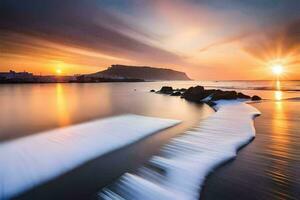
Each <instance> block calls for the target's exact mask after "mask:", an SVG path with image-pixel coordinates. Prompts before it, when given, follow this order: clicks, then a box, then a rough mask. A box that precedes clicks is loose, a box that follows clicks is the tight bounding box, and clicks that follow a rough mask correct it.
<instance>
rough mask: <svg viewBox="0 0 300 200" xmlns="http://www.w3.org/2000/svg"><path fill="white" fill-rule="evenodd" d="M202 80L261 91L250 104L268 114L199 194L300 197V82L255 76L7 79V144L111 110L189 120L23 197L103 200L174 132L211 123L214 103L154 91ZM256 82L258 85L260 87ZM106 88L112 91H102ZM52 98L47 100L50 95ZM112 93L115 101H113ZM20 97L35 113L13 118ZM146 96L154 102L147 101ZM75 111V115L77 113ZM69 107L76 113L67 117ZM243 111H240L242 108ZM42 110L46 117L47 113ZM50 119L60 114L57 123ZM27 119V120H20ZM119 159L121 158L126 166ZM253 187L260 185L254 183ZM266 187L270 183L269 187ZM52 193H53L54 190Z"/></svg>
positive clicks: (205, 196) (4, 136) (209, 84)
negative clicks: (277, 83)
mask: <svg viewBox="0 0 300 200" xmlns="http://www.w3.org/2000/svg"><path fill="white" fill-rule="evenodd" d="M268 83H269V82H268ZM200 84H201V85H204V86H205V84H206V87H207V88H218V86H219V88H223V89H224V85H225V86H226V87H227V89H233V88H234V89H235V90H238V91H242V92H243V93H245V94H249V95H254V94H258V95H259V96H261V97H262V98H264V100H262V101H261V102H256V103H250V104H249V106H250V107H254V108H256V109H257V110H258V111H260V112H261V116H259V117H257V118H256V119H255V124H254V125H255V130H256V136H255V139H254V140H249V141H248V142H250V143H249V144H247V145H246V146H244V145H242V146H243V148H241V149H239V151H238V152H237V154H236V155H235V156H236V157H235V156H233V157H232V158H231V156H229V157H230V159H229V160H227V159H226V163H225V164H223V162H220V164H221V166H219V164H218V165H217V166H214V167H211V168H210V169H208V171H207V173H206V175H208V177H207V178H206V179H205V181H204V182H203V183H202V184H201V185H203V187H202V186H201V185H197V184H196V185H193V187H196V188H197V190H198V191H201V194H199V196H201V199H219V198H221V197H222V199H223V198H224V199H235V198H237V196H238V197H243V199H270V198H272V199H282V198H285V199H296V197H297V196H299V192H298V191H299V179H298V177H299V166H300V163H299V136H298V133H299V118H300V117H299V113H298V110H299V106H300V103H299V100H298V98H297V97H299V96H300V95H299V92H298V88H297V87H298V85H297V84H298V83H297V82H295V83H294V84H295V85H296V86H295V88H296V89H295V90H294V91H293V90H291V89H290V88H289V90H288V91H274V88H272V87H270V86H269V85H268V86H264V90H262V89H261V88H260V87H261V85H265V84H262V83H260V85H259V86H257V83H256V82H254V83H253V84H255V85H250V86H249V88H247V85H249V82H247V83H246V84H245V82H234V83H231V85H230V82H193V81H188V82H184V81H182V82H181V81H179V82H149V83H125V84H124V83H122V84H120V83H105V84H98V85H97V84H86V85H76V84H50V85H46V86H45V85H43V86H41V85H26V86H24V85H13V86H12V85H6V86H4V87H2V88H1V90H0V93H1V94H2V96H5V95H6V98H2V99H1V101H2V103H5V104H6V105H8V108H6V109H7V110H6V113H5V115H2V116H1V117H2V120H1V123H3V126H2V127H4V128H3V129H2V130H1V140H2V143H3V142H4V143H5V142H6V141H14V140H15V139H17V138H20V139H22V138H23V137H24V136H25V137H26V135H27V136H28V135H35V134H39V133H40V131H47V130H49V129H50V130H51V129H53V128H61V127H62V128H64V127H67V126H70V125H74V124H78V123H84V122H86V121H90V120H91V119H106V118H107V117H110V116H116V115H121V114H125V113H132V114H139V115H146V116H152V117H160V118H161V117H163V118H170V119H177V120H181V121H182V123H181V124H179V125H177V126H175V127H172V128H169V129H166V130H163V131H160V132H158V133H155V134H153V135H151V136H147V137H146V138H143V139H141V140H139V141H138V142H135V143H132V144H130V145H127V146H126V147H122V148H120V149H116V150H115V151H112V152H109V153H107V154H105V155H102V156H100V157H97V159H93V160H92V161H88V162H86V163H85V164H84V165H81V166H80V167H78V168H76V169H74V170H71V171H69V172H68V173H66V174H63V175H62V176H59V177H57V178H55V179H53V180H52V181H51V182H49V183H46V184H42V185H41V186H39V187H37V188H36V189H34V190H30V191H28V192H26V193H24V194H23V195H22V196H20V199H30V198H31V197H33V196H35V195H37V194H38V195H41V196H40V197H43V195H45V194H48V195H47V197H48V198H49V199H51V198H52V197H60V195H61V194H63V193H64V194H65V197H66V198H75V199H86V198H87V197H89V196H90V197H91V198H93V197H94V198H97V193H98V192H101V188H105V187H107V186H108V185H110V184H112V183H114V182H115V181H116V180H117V179H118V178H120V177H122V175H124V173H126V172H132V173H136V170H138V169H140V167H141V166H143V165H144V164H145V163H148V161H149V159H151V158H152V156H154V155H158V154H160V152H161V149H162V148H164V145H166V144H168V143H169V142H170V141H171V140H172V139H173V138H177V137H178V136H180V135H183V136H184V135H185V133H186V132H187V133H188V132H189V130H193V129H194V128H195V127H196V126H199V128H201V121H203V120H204V121H205V120H206V119H207V118H209V117H210V116H212V115H214V111H213V109H212V108H210V107H209V106H207V105H205V104H195V103H190V102H187V101H185V100H184V99H181V98H180V97H172V96H168V95H162V94H155V93H150V92H149V91H150V90H151V89H155V90H158V89H159V88H160V87H161V86H163V85H170V86H173V87H174V88H184V87H185V88H187V87H189V86H195V85H200ZM283 84H284V83H283ZM289 84H290V83H289ZM87 86H88V87H87ZM5 87H13V88H14V89H13V90H10V91H13V92H7V91H8V89H7V88H5ZM255 87H259V88H257V89H255ZM289 87H291V86H290V85H289ZM59 91H65V92H64V95H61V93H60V92H59ZM103 91H106V92H105V93H103ZM91 92H92V93H91ZM28 94H34V95H33V97H34V98H33V97H32V96H28ZM45 94H48V96H45ZM78 94H80V96H81V95H82V94H85V95H88V99H94V101H93V102H94V103H92V104H87V103H86V104H82V103H83V102H84V101H85V99H80V98H79V96H78ZM11 95H17V96H18V98H16V99H18V100H14V101H10V99H11V97H12V96H11ZM91 95H92V96H91ZM20 97H23V98H20ZM28 97H30V98H28ZM46 97H47V99H48V101H46ZM91 97H94V98H91ZM108 98H109V99H111V100H112V101H109V100H108ZM120 98H121V99H120ZM5 99H7V101H5ZM20 99H22V100H23V102H26V103H27V105H29V106H27V107H23V110H22V112H25V111H24V110H26V109H27V112H25V113H28V112H29V111H30V110H33V111H34V112H33V114H32V115H31V116H30V117H25V116H22V115H21V116H20V115H17V117H18V118H17V119H18V120H17V123H14V121H12V120H11V119H14V115H11V114H10V113H11V111H12V110H13V107H14V105H15V103H16V102H15V101H20ZM37 99H38V100H39V102H43V103H44V105H48V106H51V105H55V106H57V105H61V106H60V108H59V109H58V110H55V112H50V113H49V114H48V115H47V113H45V112H44V110H42V109H39V106H43V105H40V104H33V102H36V101H37ZM49 99H50V101H49ZM101 100H102V101H101ZM118 100H120V101H118ZM103 101H104V102H106V103H105V104H104V105H105V106H103V107H101V105H103V104H101V103H100V102H103ZM62 102H64V103H62ZM125 102H126V103H125ZM145 102H148V103H146V104H145ZM31 103H32V104H31ZM53 103H55V104H53ZM99 103H100V104H99ZM111 103H113V104H111ZM82 105H86V109H83V107H82ZM99 105H100V107H99ZM108 105H109V106H108ZM32 106H33V107H32ZM115 108H118V109H115ZM103 109H104V112H103ZM114 110H115V111H114ZM70 111H72V113H73V114H74V115H70ZM86 111H87V112H86ZM116 111H117V112H116ZM216 112H218V111H216ZM67 113H68V114H69V115H66V114H67ZM238 114H239V112H237V115H238ZM41 115H42V116H44V118H41V117H40V116H41ZM46 119H47V120H46ZM49 119H56V120H57V121H52V120H49ZM66 119H67V120H66ZM4 122H5V124H4ZM20 122H22V123H23V124H20ZM37 122H38V123H39V124H43V123H40V122H44V124H43V126H42V127H41V126H32V124H35V123H37ZM12 124H14V126H13V125H12ZM199 124H200V125H199ZM217 125H218V124H216V126H217ZM237 125H238V124H237ZM32 127H33V129H32ZM29 128H31V129H32V130H30V129H29ZM8 130H9V131H10V133H14V134H13V135H12V136H10V137H8V136H7V134H8V132H7V131H8ZM22 130H24V131H22ZM237 133H238V132H237ZM204 134H205V132H204ZM236 137H237V138H236V139H238V137H239V136H238V135H237V136H236ZM248 142H247V143H248ZM29 156H30V155H29ZM75 157H76V156H75ZM124 158H127V159H124ZM120 162H121V163H122V164H119V163H120ZM97 169H98V170H99V171H100V172H103V173H99V174H98V175H97V176H94V178H93V179H91V178H89V177H91V176H92V174H93V173H94V171H95V170H97ZM206 175H205V176H206ZM80 180H86V181H88V182H89V183H88V184H86V183H85V182H86V181H82V182H81V181H80ZM61 185H64V189H62V190H61V189H59V188H61V187H60V186H61ZM253 185H255V186H256V187H253ZM73 187H74V188H76V192H74V191H73V189H72V188H73ZM265 188H268V190H266V189H265ZM144 189H145V188H144ZM141 191H143V189H141ZM249 193H250V194H249ZM50 194H53V196H51V195H50ZM32 195H33V196H32Z"/></svg>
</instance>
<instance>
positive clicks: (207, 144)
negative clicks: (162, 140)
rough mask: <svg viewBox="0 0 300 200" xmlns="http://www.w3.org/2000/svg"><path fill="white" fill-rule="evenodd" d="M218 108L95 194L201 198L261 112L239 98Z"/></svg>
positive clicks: (105, 196)
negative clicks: (210, 177) (210, 179)
mask: <svg viewBox="0 0 300 200" xmlns="http://www.w3.org/2000/svg"><path fill="white" fill-rule="evenodd" d="M216 110H217V112H216V113H214V114H213V115H211V116H210V117H208V118H207V119H205V120H203V121H202V122H201V123H200V124H199V125H198V126H197V127H195V128H194V129H192V130H190V131H187V132H186V133H185V134H183V135H181V136H179V137H176V138H173V139H171V141H170V142H169V143H168V144H167V145H165V146H164V147H163V148H162V150H161V153H160V154H159V155H157V156H153V157H152V158H151V159H150V161H149V163H147V164H146V165H145V166H143V167H141V168H139V169H138V170H137V172H136V173H126V174H124V175H123V176H122V177H121V178H120V179H119V180H117V181H116V182H115V183H114V184H112V185H110V186H108V187H106V188H104V189H103V190H101V191H100V192H99V199H106V200H108V199H133V200H135V199H137V200H138V199H145V200H156V199H160V200H169V199H178V200H179V199H180V200H194V199H199V193H200V192H199V187H200V188H201V186H202V185H203V183H204V180H205V177H206V176H207V175H208V174H209V173H210V172H211V171H212V170H213V169H214V168H216V167H217V166H219V165H220V164H222V163H223V162H225V161H228V160H229V159H232V158H234V157H235V156H236V152H237V151H238V149H239V148H241V147H242V146H244V145H246V144H247V143H249V142H250V141H251V140H252V139H253V138H254V137H255V129H254V126H253V119H254V117H255V116H258V115H260V112H259V111H258V110H257V109H255V108H254V107H252V106H250V105H248V104H246V103H243V102H238V101H234V102H232V101H218V102H217V106H216Z"/></svg>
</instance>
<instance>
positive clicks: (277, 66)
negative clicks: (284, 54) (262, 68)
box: [272, 64, 283, 75]
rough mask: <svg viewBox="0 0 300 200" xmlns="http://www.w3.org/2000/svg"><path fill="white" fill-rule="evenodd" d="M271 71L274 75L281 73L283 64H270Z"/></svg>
mask: <svg viewBox="0 0 300 200" xmlns="http://www.w3.org/2000/svg"><path fill="white" fill-rule="evenodd" d="M272 71H273V73H274V74H276V75H280V74H282V73H283V66H282V65H281V64H275V65H273V66H272Z"/></svg>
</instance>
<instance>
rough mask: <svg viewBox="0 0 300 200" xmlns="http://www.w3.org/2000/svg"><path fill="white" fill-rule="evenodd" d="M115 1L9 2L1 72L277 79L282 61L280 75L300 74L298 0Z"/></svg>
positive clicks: (1, 22)
mask: <svg viewBox="0 0 300 200" xmlns="http://www.w3.org/2000/svg"><path fill="white" fill-rule="evenodd" d="M16 2H17V3H16ZM74 2H77V4H76V3H74ZM116 2H117V3H112V2H110V1H107V0H104V1H102V2H101V3H100V2H98V1H88V3H84V2H82V1H79V0H74V1H66V2H64V3H63V4H61V1H58V0H52V1H50V0H49V1H48V0H46V1H45V2H43V4H40V3H38V2H37V1H34V0H28V2H26V5H25V2H23V1H9V0H4V1H3V5H4V6H2V8H1V9H3V10H1V13H2V14H0V49H1V54H0V70H1V71H8V70H16V71H24V70H26V71H30V72H33V73H35V74H54V73H55V72H56V71H57V69H60V70H61V71H62V74H65V75H71V74H82V73H91V72H95V71H99V70H103V69H105V68H107V67H108V66H110V65H111V64H128V65H148V66H156V67H165V68H172V69H175V70H180V71H184V72H186V73H187V74H188V75H189V76H190V77H191V78H193V79H200V80H209V79H210V80H224V79H230V80H233V79H236V80H243V79H247V80H249V79H273V78H274V75H273V74H272V70H271V69H272V65H274V64H281V65H283V66H284V75H283V76H282V78H283V79H298V80H299V79H300V70H299V63H300V62H299V61H300V39H299V27H300V26H299V25H300V20H299V19H300V14H299V12H298V11H299V9H300V4H299V3H297V2H296V3H295V1H290V0H287V1H284V2H280V3H278V2H277V1H276V2H277V3H274V2H275V1H271V0H270V1H268V0H265V1H264V4H263V3H259V2H258V1H257V2H256V1H254V2H253V1H252V2H251V1H249V2H248V1H233V0H229V2H234V3H232V4H228V5H227V4H224V3H220V2H221V1H214V0H213V1H205V0H204V1H203V2H202V3H197V2H195V1H189V0H188V1H181V0H173V1H170V0H161V1H158V0H153V1H144V0H141V1H134V0H133V1H126V2H128V3H124V2H122V1H116ZM57 5H60V7H57ZM36 8H39V9H36ZM81 8H85V9H84V11H81ZM298 8H299V9H298ZM4 9H5V10H4ZM54 10H55V15H54V14H53V12H54Z"/></svg>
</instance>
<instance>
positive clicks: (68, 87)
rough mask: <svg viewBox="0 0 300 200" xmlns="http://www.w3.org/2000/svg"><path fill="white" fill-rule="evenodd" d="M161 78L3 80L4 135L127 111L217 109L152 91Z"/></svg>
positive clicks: (0, 120) (186, 115)
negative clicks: (79, 81)
mask: <svg viewBox="0 0 300 200" xmlns="http://www.w3.org/2000/svg"><path fill="white" fill-rule="evenodd" d="M160 85H161V84H160V83H125V84H124V83H103V84H102V83H101V84H21V85H19V84H15V85H14V84H11V85H9V84H7V85H0V105H1V115H0V127H1V129H0V140H2V141H3V140H7V139H12V138H15V137H20V136H24V135H28V134H34V133H37V132H40V131H44V130H48V129H53V128H56V127H62V126H67V125H70V124H76V123H80V122H84V121H89V120H92V119H96V118H103V117H107V116H112V115H118V114H122V113H134V114H141V115H147V116H154V117H162V118H172V119H180V120H183V122H184V123H187V124H191V123H195V122H197V121H199V119H200V118H202V117H205V116H207V115H208V114H210V113H212V110H211V109H210V108H209V107H208V106H206V105H195V104H190V103H188V102H186V101H184V100H182V99H180V98H169V97H168V96H163V95H158V94H153V93H150V92H149V90H150V89H152V88H158V87H160Z"/></svg>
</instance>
